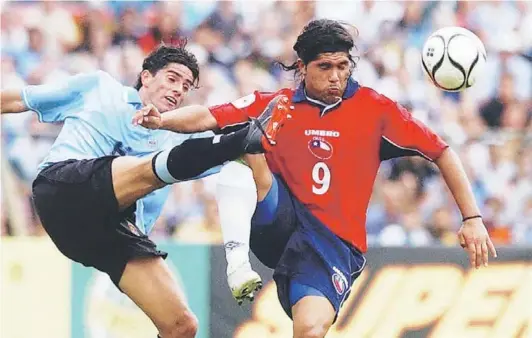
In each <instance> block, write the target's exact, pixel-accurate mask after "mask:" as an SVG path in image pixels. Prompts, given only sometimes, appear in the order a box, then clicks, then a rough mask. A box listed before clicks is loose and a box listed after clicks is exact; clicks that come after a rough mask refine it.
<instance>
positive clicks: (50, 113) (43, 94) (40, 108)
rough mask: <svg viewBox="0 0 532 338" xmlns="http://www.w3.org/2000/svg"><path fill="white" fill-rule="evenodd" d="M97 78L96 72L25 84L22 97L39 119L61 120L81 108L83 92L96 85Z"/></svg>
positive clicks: (97, 73) (47, 120) (45, 120)
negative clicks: (31, 84) (55, 80)
mask: <svg viewBox="0 0 532 338" xmlns="http://www.w3.org/2000/svg"><path fill="white" fill-rule="evenodd" d="M99 78H100V75H99V72H96V73H88V74H78V75H74V76H71V77H69V78H68V80H67V81H63V82H59V83H53V84H44V85H36V86H26V87H24V89H23V90H22V98H23V100H24V103H25V104H26V106H27V107H28V108H29V109H30V110H33V111H35V112H36V113H37V115H38V116H39V121H41V122H61V121H64V120H65V118H67V117H68V116H70V115H72V114H75V113H76V112H79V111H81V110H82V107H83V103H84V96H85V94H86V93H88V92H89V91H91V90H93V89H94V88H95V87H96V86H97V85H98V81H99Z"/></svg>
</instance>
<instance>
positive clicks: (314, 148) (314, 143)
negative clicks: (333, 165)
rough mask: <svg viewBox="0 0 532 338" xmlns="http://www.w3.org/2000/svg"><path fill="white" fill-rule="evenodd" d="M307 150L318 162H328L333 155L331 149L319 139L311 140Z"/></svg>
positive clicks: (330, 145) (329, 145)
mask: <svg viewBox="0 0 532 338" xmlns="http://www.w3.org/2000/svg"><path fill="white" fill-rule="evenodd" d="M308 150H310V152H311V153H312V155H314V156H316V157H317V158H319V159H320V160H328V159H330V158H331V156H332V155H333V147H332V144H330V143H329V142H327V141H325V140H323V139H321V138H313V139H312V140H310V141H309V143H308Z"/></svg>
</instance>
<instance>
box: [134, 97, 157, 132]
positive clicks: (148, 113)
mask: <svg viewBox="0 0 532 338" xmlns="http://www.w3.org/2000/svg"><path fill="white" fill-rule="evenodd" d="M132 122H133V124H134V125H136V126H143V127H144V128H148V129H160V128H161V127H162V125H163V120H162V117H161V113H159V110H158V109H157V108H156V107H155V106H154V105H152V104H151V103H150V104H148V105H147V106H145V107H142V108H141V109H139V110H137V112H136V113H135V115H134V116H133V120H132Z"/></svg>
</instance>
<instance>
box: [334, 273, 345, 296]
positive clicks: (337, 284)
mask: <svg viewBox="0 0 532 338" xmlns="http://www.w3.org/2000/svg"><path fill="white" fill-rule="evenodd" d="M332 283H333V285H334V289H335V290H336V292H337V293H338V294H339V295H343V294H344V292H345V290H346V289H347V285H345V282H344V280H343V279H342V277H341V276H340V275H339V274H337V273H335V274H334V275H332Z"/></svg>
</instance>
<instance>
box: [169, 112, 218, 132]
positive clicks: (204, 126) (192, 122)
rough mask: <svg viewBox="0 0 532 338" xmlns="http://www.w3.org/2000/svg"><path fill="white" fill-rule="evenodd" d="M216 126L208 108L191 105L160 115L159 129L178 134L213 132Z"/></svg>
mask: <svg viewBox="0 0 532 338" xmlns="http://www.w3.org/2000/svg"><path fill="white" fill-rule="evenodd" d="M217 126H218V124H217V122H216V119H215V118H214V116H213V115H212V114H211V112H210V110H209V108H208V107H205V106H200V105H193V106H187V107H183V108H179V109H176V110H172V111H169V112H166V113H164V114H161V129H166V130H172V131H176V132H180V133H196V132H202V131H207V130H214V129H216V128H217Z"/></svg>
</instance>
